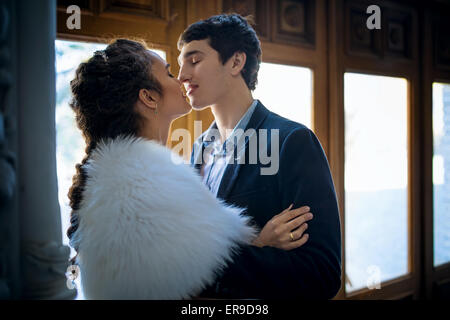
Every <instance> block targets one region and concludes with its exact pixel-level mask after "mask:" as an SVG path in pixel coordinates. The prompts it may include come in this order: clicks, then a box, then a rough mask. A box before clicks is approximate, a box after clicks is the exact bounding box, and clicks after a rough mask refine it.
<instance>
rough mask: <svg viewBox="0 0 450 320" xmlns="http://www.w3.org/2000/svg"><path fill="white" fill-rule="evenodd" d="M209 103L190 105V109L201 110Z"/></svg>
mask: <svg viewBox="0 0 450 320" xmlns="http://www.w3.org/2000/svg"><path fill="white" fill-rule="evenodd" d="M208 107H209V105H206V106H205V105H194V104H193V105H192V109H194V110H195V111H202V110H205V109H206V108H208Z"/></svg>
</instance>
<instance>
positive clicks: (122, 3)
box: [57, 0, 170, 22]
mask: <svg viewBox="0 0 450 320" xmlns="http://www.w3.org/2000/svg"><path fill="white" fill-rule="evenodd" d="M57 1H58V11H60V12H66V10H67V8H68V7H69V6H70V5H77V6H78V7H80V9H81V14H82V15H91V16H99V17H103V18H113V19H114V18H116V19H125V20H136V19H138V20H142V21H146V20H149V19H156V20H163V21H166V22H168V21H169V19H170V10H169V0H57Z"/></svg>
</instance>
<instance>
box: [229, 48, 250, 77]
mask: <svg viewBox="0 0 450 320" xmlns="http://www.w3.org/2000/svg"><path fill="white" fill-rule="evenodd" d="M246 61H247V55H246V54H245V52H236V53H235V54H234V55H233V56H232V57H231V62H232V64H231V74H232V75H233V76H237V75H239V74H240V73H241V71H242V69H244V66H245V62H246Z"/></svg>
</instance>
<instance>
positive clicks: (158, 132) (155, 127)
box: [139, 118, 172, 146]
mask: <svg viewBox="0 0 450 320" xmlns="http://www.w3.org/2000/svg"><path fill="white" fill-rule="evenodd" d="M171 123H172V121H171V120H168V119H162V118H159V119H157V118H152V119H150V120H149V119H146V123H145V125H144V126H143V128H142V129H141V130H140V132H139V136H141V137H143V138H146V139H149V140H153V141H156V142H158V143H160V144H162V145H164V146H165V145H166V144H167V138H168V136H169V129H170V124H171Z"/></svg>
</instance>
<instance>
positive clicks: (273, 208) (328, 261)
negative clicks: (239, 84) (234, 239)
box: [191, 102, 341, 299]
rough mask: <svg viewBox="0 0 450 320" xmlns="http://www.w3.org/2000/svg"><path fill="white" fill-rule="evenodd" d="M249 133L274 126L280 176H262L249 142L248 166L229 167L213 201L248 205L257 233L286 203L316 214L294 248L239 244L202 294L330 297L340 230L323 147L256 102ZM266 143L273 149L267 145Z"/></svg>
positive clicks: (336, 281)
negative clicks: (304, 237)
mask: <svg viewBox="0 0 450 320" xmlns="http://www.w3.org/2000/svg"><path fill="white" fill-rule="evenodd" d="M248 128H254V129H256V130H257V131H258V130H259V129H267V130H268V131H269V132H268V133H269V135H268V136H269V137H270V129H279V163H280V165H279V170H278V173H277V174H275V175H261V174H260V168H261V167H268V166H269V165H262V164H261V163H259V161H258V163H257V164H250V163H249V159H248V149H249V148H248V142H247V145H246V147H247V148H246V157H247V158H246V162H245V164H238V163H237V162H235V163H234V164H229V165H228V166H227V168H226V169H225V173H224V176H223V178H222V181H221V184H220V187H219V191H218V194H217V197H218V198H221V199H223V200H225V201H226V202H227V203H229V204H234V205H237V206H240V207H245V208H247V211H246V212H247V214H248V215H249V216H251V217H253V220H254V222H255V223H256V224H257V225H258V226H259V227H260V228H262V227H263V226H264V225H265V224H266V222H267V221H269V220H270V219H271V218H272V217H273V216H274V215H276V214H278V213H280V212H281V211H283V210H284V209H286V208H287V207H288V206H289V205H290V204H291V203H293V204H294V208H298V207H300V206H304V205H307V206H309V207H310V208H311V212H312V213H313V214H314V218H313V220H311V221H309V222H308V229H307V231H306V233H308V234H309V239H308V241H307V243H306V244H305V245H303V246H302V247H300V248H297V249H294V250H291V251H284V250H281V249H277V248H273V247H263V248H258V247H255V246H244V247H241V250H240V251H239V253H236V254H235V255H234V256H233V263H231V264H229V266H228V267H227V268H226V269H225V270H224V272H223V273H222V275H221V276H220V277H219V278H218V279H217V282H216V283H215V284H214V285H213V286H211V287H209V288H207V289H206V290H205V291H204V292H203V294H202V296H205V297H213V298H236V299H242V298H244V299H246V298H249V299H252V298H266V299H267V298H276V299H277V298H281V299H292V298H309V299H311V298H313V299H330V298H332V297H334V296H335V295H336V293H337V292H338V290H339V288H340V285H341V233H340V220H339V212H338V205H337V201H336V194H335V190H334V186H333V180H332V177H331V174H330V169H329V166H328V162H327V159H326V156H325V154H324V151H323V149H322V147H321V145H320V142H319V141H318V139H317V137H316V136H315V135H314V133H313V132H312V131H311V130H309V129H308V128H307V127H305V126H303V125H301V124H299V123H296V122H293V121H290V120H288V119H285V118H283V117H281V116H279V115H277V114H275V113H273V112H270V111H269V110H267V109H266V108H265V107H264V106H263V105H262V104H261V102H258V106H257V107H256V109H255V111H254V113H253V115H252V117H251V119H250V121H249V123H248V125H247V129H248ZM203 136H204V134H203V135H202V136H200V138H199V139H198V140H197V141H196V143H194V148H193V152H192V155H191V163H193V162H194V161H195V159H197V157H198V153H199V152H202V151H203V148H204V146H203V144H202V139H203ZM267 140H268V147H267V149H268V150H271V144H270V141H271V140H270V138H268V139H267ZM258 141H259V139H258ZM200 166H201V165H199V164H197V165H194V167H195V168H197V169H200ZM212 214H213V213H212Z"/></svg>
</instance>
